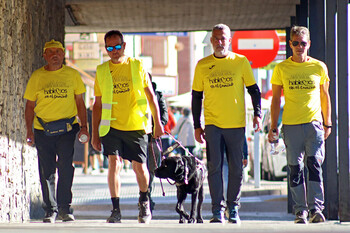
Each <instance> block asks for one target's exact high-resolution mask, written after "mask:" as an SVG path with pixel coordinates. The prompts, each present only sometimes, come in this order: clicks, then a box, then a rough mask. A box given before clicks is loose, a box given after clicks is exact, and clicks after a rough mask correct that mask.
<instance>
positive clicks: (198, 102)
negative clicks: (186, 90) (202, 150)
mask: <svg viewBox="0 0 350 233" xmlns="http://www.w3.org/2000/svg"><path fill="white" fill-rule="evenodd" d="M202 99H203V92H202V91H194V90H192V103H191V105H192V106H191V108H192V117H193V125H194V129H195V131H194V137H195V139H196V141H197V142H199V143H204V136H205V135H204V130H203V128H202V127H201V113H202Z"/></svg>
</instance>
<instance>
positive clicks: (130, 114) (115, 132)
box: [92, 30, 164, 223]
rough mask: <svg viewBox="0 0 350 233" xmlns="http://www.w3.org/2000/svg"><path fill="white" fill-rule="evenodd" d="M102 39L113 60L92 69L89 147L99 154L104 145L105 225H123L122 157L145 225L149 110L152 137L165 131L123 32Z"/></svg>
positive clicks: (147, 216)
mask: <svg viewBox="0 0 350 233" xmlns="http://www.w3.org/2000/svg"><path fill="white" fill-rule="evenodd" d="M104 40H105V47H106V50H107V53H108V56H109V57H110V58H111V59H110V60H109V61H107V62H105V63H103V64H102V65H99V66H98V67H97V71H96V80H95V97H96V98H95V103H94V107H93V112H92V145H93V147H94V148H95V149H96V150H99V151H101V149H102V146H101V143H102V145H103V154H104V155H105V156H108V186H109V191H110V194H111V200H112V205H113V209H112V214H111V216H110V217H109V218H108V219H107V222H108V223H119V222H121V214H120V208H119V197H120V184H121V181H120V171H121V169H122V159H126V160H129V161H131V163H132V168H133V170H134V172H135V174H136V179H137V183H138V185H139V189H140V198H139V216H138V221H139V223H149V222H150V220H151V218H152V215H151V212H150V203H149V193H148V185H149V172H148V169H147V164H146V162H147V144H148V143H147V141H148V138H147V133H150V127H149V126H150V125H149V124H148V122H147V119H146V115H147V112H148V110H147V108H148V106H149V107H150V110H151V112H152V116H153V120H154V131H153V137H155V138H158V137H160V136H161V135H162V134H163V133H164V130H163V126H162V124H161V121H160V116H159V108H158V104H157V99H156V97H155V94H154V91H153V88H152V84H151V82H150V80H149V77H148V75H147V74H146V73H145V71H144V69H143V67H142V64H141V62H139V61H138V60H136V59H132V58H130V57H127V56H125V55H124V50H125V45H126V43H125V42H124V39H123V34H122V33H121V32H120V31H117V30H113V31H109V32H107V33H106V35H105V37H104ZM149 119H150V117H149ZM149 123H150V122H149ZM99 126H100V128H99Z"/></svg>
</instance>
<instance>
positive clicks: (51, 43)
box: [44, 40, 64, 52]
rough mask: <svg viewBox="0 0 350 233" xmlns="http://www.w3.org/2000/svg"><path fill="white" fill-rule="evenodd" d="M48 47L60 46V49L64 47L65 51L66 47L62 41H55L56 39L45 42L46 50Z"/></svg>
mask: <svg viewBox="0 0 350 233" xmlns="http://www.w3.org/2000/svg"><path fill="white" fill-rule="evenodd" d="M48 48H59V49H62V50H63V51H64V47H63V45H62V44H61V42H59V41H55V40H51V41H49V42H46V43H45V46H44V52H45V50H46V49H48Z"/></svg>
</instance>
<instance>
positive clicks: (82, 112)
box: [75, 94, 90, 143]
mask: <svg viewBox="0 0 350 233" xmlns="http://www.w3.org/2000/svg"><path fill="white" fill-rule="evenodd" d="M75 103H76V104H77V109H78V117H79V119H80V123H81V126H80V132H79V134H78V137H80V135H82V134H85V135H87V136H88V140H87V141H86V142H85V143H87V142H89V140H90V135H89V131H88V128H87V115H86V107H85V103H84V99H83V94H79V95H75Z"/></svg>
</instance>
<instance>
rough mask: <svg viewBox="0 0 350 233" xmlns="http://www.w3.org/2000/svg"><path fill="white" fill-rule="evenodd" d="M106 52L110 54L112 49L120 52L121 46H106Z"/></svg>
mask: <svg viewBox="0 0 350 233" xmlns="http://www.w3.org/2000/svg"><path fill="white" fill-rule="evenodd" d="M106 49H107V51H108V52H112V51H113V50H114V49H115V50H121V49H122V44H117V45H115V46H108V47H106Z"/></svg>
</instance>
